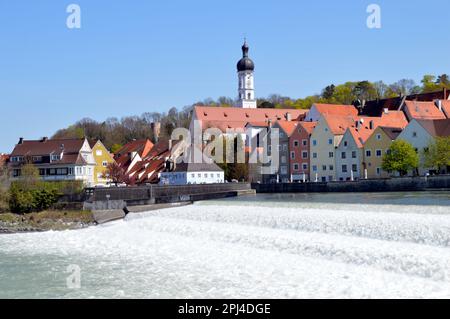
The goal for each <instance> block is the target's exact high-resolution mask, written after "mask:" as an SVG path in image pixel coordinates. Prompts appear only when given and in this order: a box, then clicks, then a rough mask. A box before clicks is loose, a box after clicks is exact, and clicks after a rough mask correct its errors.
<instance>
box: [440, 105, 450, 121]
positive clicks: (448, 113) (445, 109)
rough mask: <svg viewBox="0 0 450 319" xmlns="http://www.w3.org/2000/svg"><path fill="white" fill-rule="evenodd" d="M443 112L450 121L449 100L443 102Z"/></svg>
mask: <svg viewBox="0 0 450 319" xmlns="http://www.w3.org/2000/svg"><path fill="white" fill-rule="evenodd" d="M441 103H442V104H441V105H442V111H444V113H445V115H446V116H447V118H449V119H450V101H449V100H442V101H441Z"/></svg>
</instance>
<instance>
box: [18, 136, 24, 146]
mask: <svg viewBox="0 0 450 319" xmlns="http://www.w3.org/2000/svg"><path fill="white" fill-rule="evenodd" d="M17 144H19V145H22V144H23V137H21V138H19V143H17Z"/></svg>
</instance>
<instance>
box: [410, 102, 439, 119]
mask: <svg viewBox="0 0 450 319" xmlns="http://www.w3.org/2000/svg"><path fill="white" fill-rule="evenodd" d="M405 110H406V112H407V113H408V115H409V116H410V117H411V118H410V120H412V119H416V120H437V119H445V118H446V117H445V115H444V113H443V112H441V111H439V109H438V107H437V106H436V104H435V103H434V102H418V101H405Z"/></svg>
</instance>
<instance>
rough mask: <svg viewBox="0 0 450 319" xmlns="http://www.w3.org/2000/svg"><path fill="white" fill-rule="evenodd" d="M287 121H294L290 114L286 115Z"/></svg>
mask: <svg viewBox="0 0 450 319" xmlns="http://www.w3.org/2000/svg"><path fill="white" fill-rule="evenodd" d="M286 121H289V122H290V121H292V114H291V113H290V112H287V113H286Z"/></svg>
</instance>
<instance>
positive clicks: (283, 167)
mask: <svg viewBox="0 0 450 319" xmlns="http://www.w3.org/2000/svg"><path fill="white" fill-rule="evenodd" d="M281 174H283V175H286V174H287V166H281Z"/></svg>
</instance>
